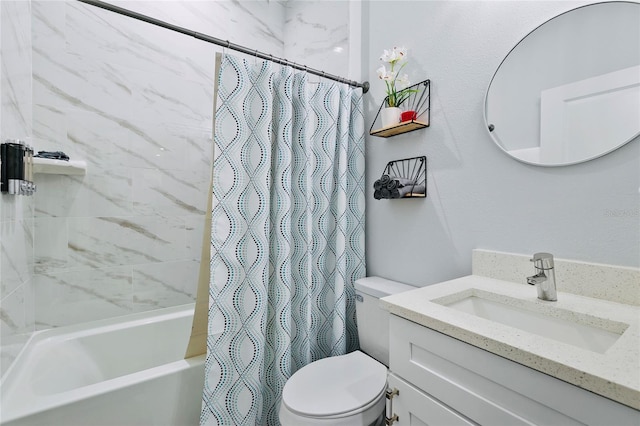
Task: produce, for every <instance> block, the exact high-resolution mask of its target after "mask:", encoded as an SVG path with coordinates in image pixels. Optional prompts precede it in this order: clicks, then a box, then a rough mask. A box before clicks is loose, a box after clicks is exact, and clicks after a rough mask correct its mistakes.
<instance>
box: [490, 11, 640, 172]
mask: <svg viewBox="0 0 640 426" xmlns="http://www.w3.org/2000/svg"><path fill="white" fill-rule="evenodd" d="M484 115H485V121H486V124H487V129H488V130H489V132H490V135H491V137H492V138H493V140H494V141H495V142H496V144H498V146H499V147H500V148H501V149H502V150H504V151H505V152H506V153H507V154H509V155H510V156H512V157H513V158H515V159H517V160H519V161H522V162H525V163H529V164H535V165H541V166H562V165H568V164H575V163H580V162H583V161H588V160H591V159H594V158H596V157H599V156H601V155H604V154H606V153H608V152H611V151H613V150H615V149H616V148H619V147H620V146H622V145H624V144H625V143H627V142H629V141H631V140H632V139H634V138H635V137H637V136H638V135H639V134H640V4H639V3H634V2H620V1H616V2H607V3H595V4H591V5H587V6H582V7H579V8H577V9H573V10H570V11H568V12H565V13H563V14H561V15H558V16H556V17H555V18H552V19H550V20H549V21H547V22H545V23H544V24H542V25H540V26H539V27H538V28H536V29H535V30H533V31H532V32H530V33H529V34H528V35H527V36H526V37H524V38H523V39H522V40H521V41H520V42H519V43H518V44H517V45H516V46H515V47H514V48H513V49H512V50H511V51H510V52H509V53H508V54H507V56H506V58H505V59H504V60H503V61H502V63H501V64H500V66H499V67H498V69H497V71H496V72H495V74H494V76H493V78H492V79H491V82H490V83H489V88H488V89H487V95H486V98H485V109H484Z"/></svg>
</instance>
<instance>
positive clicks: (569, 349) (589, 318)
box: [380, 275, 640, 409]
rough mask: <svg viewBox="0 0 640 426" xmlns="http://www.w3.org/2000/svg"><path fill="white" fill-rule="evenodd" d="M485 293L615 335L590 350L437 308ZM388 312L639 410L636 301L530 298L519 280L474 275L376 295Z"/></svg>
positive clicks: (639, 319)
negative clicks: (605, 346)
mask: <svg viewBox="0 0 640 426" xmlns="http://www.w3.org/2000/svg"><path fill="white" fill-rule="evenodd" d="M487 293H491V296H492V297H493V299H494V300H495V301H497V302H500V303H504V304H508V305H510V306H513V307H518V308H523V309H527V310H533V311H537V312H542V313H543V314H544V315H549V316H554V317H557V318H560V319H567V320H570V321H577V322H582V323H587V324H589V325H592V326H596V327H599V328H602V329H606V330H608V331H612V332H615V333H622V334H621V336H620V337H619V338H618V339H617V340H616V341H615V343H614V344H613V345H612V346H611V347H609V348H608V349H607V350H606V352H604V353H598V352H595V351H591V350H588V349H583V348H580V347H578V346H574V345H571V344H567V343H564V342H561V341H558V340H554V339H550V338H548V337H543V336H541V335H538V334H534V333H529V332H526V331H522V330H520V329H518V328H514V327H511V326H507V325H503V324H501V323H498V322H494V321H491V320H486V319H483V318H480V317H478V316H475V315H473V314H468V313H465V312H461V311H459V310H456V309H453V308H450V307H447V306H444V305H446V304H448V303H450V302H453V301H456V300H459V299H461V298H463V297H466V296H469V295H482V294H487ZM380 303H381V306H382V307H383V308H385V309H387V310H388V311H389V312H390V313H392V314H394V315H397V316H400V317H402V318H405V319H408V320H410V321H413V322H415V323H418V324H420V325H423V326H425V327H428V328H430V329H432V330H436V331H439V332H441V333H443V334H446V335H448V336H451V337H454V338H456V339H458V340H461V341H463V342H466V343H469V344H471V345H473V346H476V347H478V348H481V349H484V350H487V351H489V352H492V353H494V354H496V355H499V356H502V357H504V358H507V359H510V360H512V361H515V362H517V363H519V364H522V365H525V366H527V367H530V368H533V369H535V370H537V371H540V372H543V373H546V374H548V375H550V376H552V377H556V378H558V379H561V380H564V381H566V382H568V383H571V384H573V385H576V386H579V387H581V388H583V389H587V390H589V391H591V392H594V393H596V394H599V395H602V396H604V397H607V398H610V399H612V400H614V401H617V402H620V403H622V404H625V405H628V406H630V407H633V408H635V409H640V307H638V306H632V305H625V304H622V303H616V302H611V301H607V300H602V299H594V298H590V297H585V296H580V295H575V294H571V293H563V292H558V301H556V302H547V301H542V300H539V299H538V298H537V293H536V289H535V288H534V287H532V286H529V285H526V284H518V283H513V282H510V281H502V280H497V279H493V278H487V277H483V276H478V275H469V276H466V277H462V278H458V279H454V280H451V281H445V282H442V283H439V284H435V285H432V286H427V287H421V288H417V289H416V290H411V291H407V292H404V293H399V294H395V295H392V296H388V297H385V298H382V299H381V301H380Z"/></svg>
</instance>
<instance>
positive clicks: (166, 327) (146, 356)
mask: <svg viewBox="0 0 640 426" xmlns="http://www.w3.org/2000/svg"><path fill="white" fill-rule="evenodd" d="M192 317H193V304H191V305H184V306H178V307H175V308H167V309H162V310H158V311H153V312H150V313H142V314H134V315H128V316H126V317H121V318H115V319H108V320H102V321H95V322H92V323H87V324H81V325H75V326H69V327H61V328H57V329H52V330H46V331H42V332H37V333H35V334H34V335H33V336H32V337H31V339H30V340H29V341H28V343H27V344H26V345H25V347H24V349H23V350H22V352H21V353H20V354H19V355H18V357H17V359H16V360H15V362H14V363H13V364H12V366H11V367H10V368H9V370H8V371H7V373H6V374H5V376H4V377H3V379H2V382H1V383H0V394H1V395H0V397H1V399H0V424H2V425H3V426H18V425H46V426H55V425H60V426H72V425H79V426H80V425H81V426H89V425H91V426H97V425H105V426H128V425H141V426H152V425H168V426H178V425H179V426H187V425H198V423H199V418H200V406H201V402H202V387H203V383H204V355H203V356H200V357H195V358H191V359H187V360H185V359H183V357H184V353H185V350H186V347H187V342H188V339H189V335H190V332H191V321H192Z"/></svg>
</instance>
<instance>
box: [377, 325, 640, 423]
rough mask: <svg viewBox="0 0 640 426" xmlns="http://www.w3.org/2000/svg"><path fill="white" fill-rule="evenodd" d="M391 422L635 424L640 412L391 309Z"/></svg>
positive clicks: (639, 418)
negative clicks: (422, 324)
mask: <svg viewBox="0 0 640 426" xmlns="http://www.w3.org/2000/svg"><path fill="white" fill-rule="evenodd" d="M389 325H390V329H389V331H390V332H389V336H390V342H389V343H390V351H389V352H390V358H389V370H390V373H389V387H390V388H391V389H393V388H396V389H398V391H399V394H398V395H397V396H395V397H394V398H393V399H392V409H393V412H394V413H395V414H396V415H397V416H398V420H397V421H396V422H395V423H394V425H398V426H405V425H412V426H415V425H472V424H480V425H563V426H564V425H579V424H586V425H599V426H600V425H616V426H622V425H636V426H637V425H639V424H640V412H639V411H637V410H634V409H633V408H630V407H627V406H625V405H622V404H619V403H617V402H615V401H612V400H610V399H608V398H604V397H601V396H599V395H596V394H595V393H592V392H590V391H587V390H584V389H581V388H579V387H577V386H574V385H571V384H569V383H566V382H564V381H562V380H559V379H556V378H553V377H551V376H549V375H546V374H544V373H540V372H538V371H536V370H534V369H532V368H529V367H526V366H524V365H521V364H518V363H516V362H513V361H510V360H507V359H506V358H502V357H500V356H498V355H495V354H492V353H490V352H487V351H485V350H483V349H479V348H477V347H475V346H473V345H471V344H468V343H464V342H462V341H459V340H456V339H454V338H452V337H449V336H446V335H445V334H442V333H440V332H437V331H433V330H431V329H429V328H426V327H424V326H421V325H419V324H416V323H414V322H411V321H408V320H406V319H404V318H401V317H398V316H395V315H390V324H389Z"/></svg>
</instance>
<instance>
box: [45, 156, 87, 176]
mask: <svg viewBox="0 0 640 426" xmlns="http://www.w3.org/2000/svg"><path fill="white" fill-rule="evenodd" d="M33 173H35V174H49V175H86V174H87V162H86V161H82V160H69V161H64V160H54V159H51V158H39V157H33Z"/></svg>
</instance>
